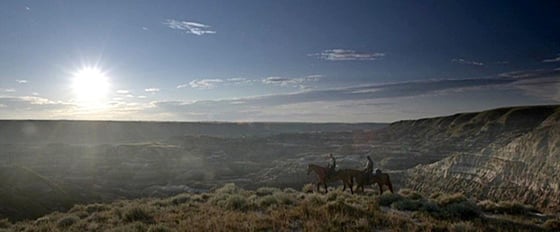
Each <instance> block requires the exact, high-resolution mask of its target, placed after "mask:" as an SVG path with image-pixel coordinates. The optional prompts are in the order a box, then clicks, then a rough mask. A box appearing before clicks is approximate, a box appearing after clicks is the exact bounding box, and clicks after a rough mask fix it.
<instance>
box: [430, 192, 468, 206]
mask: <svg viewBox="0 0 560 232" xmlns="http://www.w3.org/2000/svg"><path fill="white" fill-rule="evenodd" d="M436 201H437V203H438V204H439V205H440V206H446V205H449V204H453V203H460V202H464V201H467V198H466V197H465V195H463V194H462V193H455V194H451V195H448V194H442V195H440V196H438V197H437V198H436Z"/></svg>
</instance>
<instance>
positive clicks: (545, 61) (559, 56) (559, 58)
mask: <svg viewBox="0 0 560 232" xmlns="http://www.w3.org/2000/svg"><path fill="white" fill-rule="evenodd" d="M542 62H544V63H555V62H560V54H558V55H556V57H554V58H550V59H544V60H543V61H542Z"/></svg>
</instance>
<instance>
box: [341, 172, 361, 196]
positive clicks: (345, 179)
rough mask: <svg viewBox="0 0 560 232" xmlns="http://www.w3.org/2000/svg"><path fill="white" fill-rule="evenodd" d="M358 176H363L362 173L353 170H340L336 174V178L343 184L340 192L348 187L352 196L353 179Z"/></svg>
mask: <svg viewBox="0 0 560 232" xmlns="http://www.w3.org/2000/svg"><path fill="white" fill-rule="evenodd" d="M360 175H363V172H362V171H360V170H355V169H341V170H340V171H337V173H336V176H337V178H338V179H340V180H342V183H344V188H342V191H345V190H346V186H348V187H349V188H350V193H352V194H354V189H353V188H354V179H355V178H356V176H360Z"/></svg>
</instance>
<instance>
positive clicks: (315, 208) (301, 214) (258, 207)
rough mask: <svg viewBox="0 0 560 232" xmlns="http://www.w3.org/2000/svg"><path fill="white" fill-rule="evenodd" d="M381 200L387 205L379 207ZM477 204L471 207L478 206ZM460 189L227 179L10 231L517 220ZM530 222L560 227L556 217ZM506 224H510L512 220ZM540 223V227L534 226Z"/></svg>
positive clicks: (452, 226) (455, 224)
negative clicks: (486, 214) (492, 215)
mask: <svg viewBox="0 0 560 232" xmlns="http://www.w3.org/2000/svg"><path fill="white" fill-rule="evenodd" d="M380 206H390V208H389V207H380ZM473 207H474V208H473ZM479 211H480V209H479V208H478V207H477V206H476V204H474V203H472V202H470V201H468V200H467V199H466V198H465V197H464V196H462V195H445V194H439V196H438V197H436V198H435V199H429V198H428V199H426V198H424V197H422V196H421V195H420V194H418V193H416V192H414V191H412V190H402V191H400V193H399V194H390V193H385V194H383V195H381V196H371V195H350V194H349V193H348V192H342V191H341V190H340V189H336V190H334V191H331V192H329V193H328V194H320V193H303V192H298V191H295V190H293V189H287V190H280V189H277V188H260V189H257V190H256V191H247V190H244V189H241V188H239V187H237V186H235V185H234V184H227V185H225V186H223V187H222V188H218V189H215V190H214V191H213V192H210V193H204V194H190V193H184V194H179V195H177V196H175V197H171V198H165V199H139V200H131V201H118V202H114V203H111V204H92V205H76V206H75V207H73V208H72V209H71V210H69V211H68V212H67V213H52V214H49V215H47V216H45V217H43V218H40V219H37V220H36V221H23V222H18V223H15V224H12V223H10V222H8V221H7V220H0V230H7V231H154V232H167V231H263V230H264V231H377V230H386V231H437V230H439V231H486V230H494V231H500V230H501V229H500V228H518V227H516V226H515V224H512V223H514V222H502V221H500V222H494V221H489V220H486V219H485V218H483V217H482V216H481V215H480V214H478V212H479ZM541 224H542V226H534V227H522V228H530V229H527V230H532V231H534V230H544V229H545V227H546V228H556V226H558V220H556V221H554V220H549V221H548V222H546V223H541ZM508 226H509V227H508ZM535 228H536V229H535Z"/></svg>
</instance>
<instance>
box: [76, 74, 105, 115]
mask: <svg viewBox="0 0 560 232" xmlns="http://www.w3.org/2000/svg"><path fill="white" fill-rule="evenodd" d="M109 87H110V85H109V78H108V77H107V75H106V73H105V72H103V71H102V70H101V69H100V68H97V67H82V68H80V69H79V70H77V71H76V72H74V73H73V77H72V91H73V93H74V97H75V100H76V102H77V103H78V105H80V106H81V107H84V108H103V107H104V106H106V104H107V97H108V96H107V94H108V93H109Z"/></svg>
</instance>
